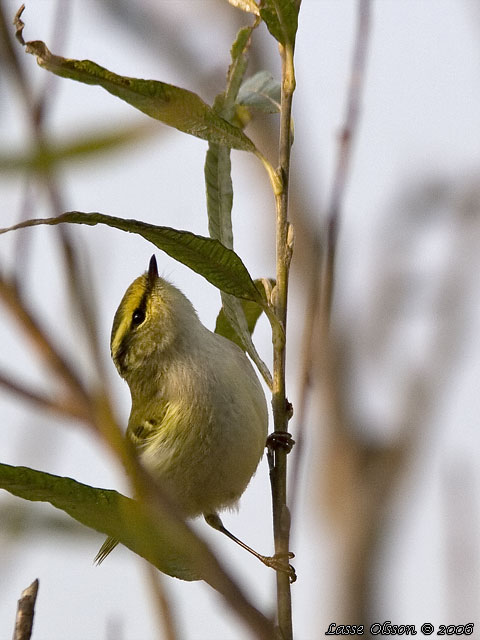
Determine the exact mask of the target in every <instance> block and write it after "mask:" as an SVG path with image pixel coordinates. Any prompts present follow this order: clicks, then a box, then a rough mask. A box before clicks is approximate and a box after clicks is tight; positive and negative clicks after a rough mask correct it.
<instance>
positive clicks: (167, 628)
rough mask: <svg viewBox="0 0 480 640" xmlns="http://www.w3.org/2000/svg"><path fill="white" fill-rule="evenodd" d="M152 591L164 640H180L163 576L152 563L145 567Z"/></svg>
mask: <svg viewBox="0 0 480 640" xmlns="http://www.w3.org/2000/svg"><path fill="white" fill-rule="evenodd" d="M145 570H146V574H147V579H148V582H149V585H150V591H151V593H152V595H153V598H154V601H155V602H154V604H155V608H156V613H157V619H158V628H159V629H162V630H163V634H162V638H164V640H177V639H178V638H179V634H178V630H177V623H176V620H175V616H174V612H173V607H172V604H171V602H170V600H169V598H168V595H167V593H166V589H165V586H164V584H163V579H162V576H161V574H160V573H159V572H158V571H157V570H156V569H155V567H153V566H152V565H151V564H150V563H147V564H146V565H145Z"/></svg>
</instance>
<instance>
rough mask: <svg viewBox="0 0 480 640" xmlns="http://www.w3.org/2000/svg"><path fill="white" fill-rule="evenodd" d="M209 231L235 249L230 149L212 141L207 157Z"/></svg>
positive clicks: (213, 236) (211, 234) (206, 184)
mask: <svg viewBox="0 0 480 640" xmlns="http://www.w3.org/2000/svg"><path fill="white" fill-rule="evenodd" d="M204 171H205V187H206V192H207V211H208V231H209V233H210V236H211V237H212V238H216V239H217V240H219V241H220V242H221V243H222V244H224V245H225V246H226V247H228V248H229V249H233V233H232V216H231V212H232V204H233V186H232V179H231V173H230V172H231V162H230V149H228V147H224V146H221V145H218V144H212V143H210V144H209V145H208V151H207V155H206V158H205V168H204Z"/></svg>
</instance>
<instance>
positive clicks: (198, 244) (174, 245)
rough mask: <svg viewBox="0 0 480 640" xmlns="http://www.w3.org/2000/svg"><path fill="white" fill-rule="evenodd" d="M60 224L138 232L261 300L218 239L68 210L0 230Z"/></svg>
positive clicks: (237, 292) (233, 289)
mask: <svg viewBox="0 0 480 640" xmlns="http://www.w3.org/2000/svg"><path fill="white" fill-rule="evenodd" d="M61 223H71V224H87V225H91V226H94V225H96V224H106V225H108V226H109V227H114V228H115V229H120V230H122V231H128V232H129V233H136V234H138V235H141V236H142V237H143V238H145V240H148V241H149V242H151V243H153V244H154V245H155V246H156V247H158V248H159V249H161V250H162V251H165V253H167V254H168V255H169V256H171V257H172V258H174V259H175V260H178V261H179V262H182V263H183V264H185V265H186V266H187V267H190V269H192V270H193V271H196V272H197V273H199V274H200V275H202V276H203V277H204V278H206V279H207V280H208V281H209V282H211V283H212V284H213V285H214V286H216V287H217V288H218V289H220V290H222V291H225V292H226V293H230V294H232V295H234V296H236V297H237V298H245V299H247V300H256V301H257V302H259V303H260V304H261V303H262V298H261V296H260V294H259V292H258V289H257V288H256V286H255V284H254V282H253V280H252V278H251V277H250V274H249V273H248V271H247V268H246V267H245V265H244V264H243V262H242V261H241V259H240V258H239V256H238V255H237V254H236V253H235V252H234V251H232V250H231V249H227V248H226V247H224V246H223V245H222V244H221V242H219V241H218V240H214V239H212V238H205V237H203V236H198V235H195V234H194V233H191V232H190V231H181V230H178V229H172V228H171V227H161V226H157V225H153V224H147V223H146V222H140V221H138V220H125V219H124V218H117V217H115V216H107V215H104V214H102V213H83V212H81V211H69V212H68V213H64V214H62V215H60V216H57V217H55V218H40V219H33V220H26V221H24V222H20V223H19V224H16V225H14V226H12V227H9V228H7V229H0V234H2V233H7V232H8V231H14V230H15V229H23V228H26V227H33V226H37V225H43V224H48V225H56V224H61Z"/></svg>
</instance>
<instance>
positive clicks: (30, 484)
mask: <svg viewBox="0 0 480 640" xmlns="http://www.w3.org/2000/svg"><path fill="white" fill-rule="evenodd" d="M0 488H2V489H5V490H6V491H8V492H10V493H12V494H13V495H15V496H18V497H19V498H23V499H24V500H32V501H35V502H49V503H50V504H52V505H53V506H54V507H56V508H57V509H61V510H62V511H65V512H66V513H67V514H68V515H69V516H71V517H72V518H74V519H75V520H77V521H78V522H80V523H81V524H84V525H86V526H87V527H90V528H91V529H95V530H96V531H99V532H101V533H105V534H107V535H108V536H112V537H115V538H116V539H118V540H119V541H120V542H121V543H122V544H124V545H125V546H126V547H128V548H129V549H131V550H132V551H134V552H135V553H137V554H138V555H140V556H142V557H143V558H145V559H146V560H148V561H149V562H150V563H151V564H153V565H154V566H155V567H157V568H158V569H160V571H163V573H166V574H168V575H170V576H172V577H175V578H180V579H182V580H201V579H203V577H204V573H203V570H202V563H201V561H200V560H199V558H198V557H197V554H196V553H195V551H194V549H195V545H192V542H191V540H190V539H189V538H190V536H188V535H185V532H184V531H183V527H181V526H180V525H179V524H177V523H176V522H174V521H173V520H172V518H170V517H168V516H167V515H165V516H164V517H162V519H161V523H159V521H158V518H154V517H153V516H152V515H150V514H149V513H148V511H147V510H146V509H145V508H144V507H143V506H142V505H141V504H140V503H139V502H137V501H136V500H132V499H131V498H127V497H125V496H123V495H122V494H120V493H118V492H117V491H111V490H107V489H98V488H95V487H90V486H88V485H85V484H82V483H80V482H76V481H75V480H72V479H71V478H63V477H60V476H55V475H52V474H50V473H44V472H42V471H35V470H34V469H29V468H27V467H13V466H10V465H7V464H0ZM160 525H161V526H160Z"/></svg>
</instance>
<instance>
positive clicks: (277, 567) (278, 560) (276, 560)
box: [260, 551, 297, 584]
mask: <svg viewBox="0 0 480 640" xmlns="http://www.w3.org/2000/svg"><path fill="white" fill-rule="evenodd" d="M294 557H295V554H294V553H292V552H291V551H289V552H288V553H276V554H275V555H274V556H262V557H261V558H260V559H261V561H262V562H263V564H265V565H266V566H267V567H270V568H271V569H273V570H274V571H281V572H282V573H287V574H288V577H289V580H290V584H292V583H294V582H295V581H296V579H297V574H296V573H295V569H294V567H292V565H291V564H286V563H285V560H286V559H287V560H291V559H292V558H294Z"/></svg>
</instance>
